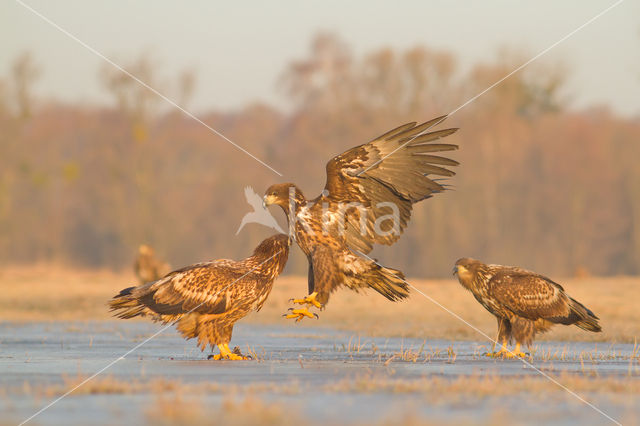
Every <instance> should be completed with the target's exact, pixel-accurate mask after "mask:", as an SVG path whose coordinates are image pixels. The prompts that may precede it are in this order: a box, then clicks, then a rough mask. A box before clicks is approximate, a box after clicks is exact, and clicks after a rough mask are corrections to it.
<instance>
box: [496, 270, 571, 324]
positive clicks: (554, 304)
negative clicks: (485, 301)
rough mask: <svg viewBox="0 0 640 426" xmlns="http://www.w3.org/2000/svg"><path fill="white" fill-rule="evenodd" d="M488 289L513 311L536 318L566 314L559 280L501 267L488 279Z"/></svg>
mask: <svg viewBox="0 0 640 426" xmlns="http://www.w3.org/2000/svg"><path fill="white" fill-rule="evenodd" d="M489 292H490V294H491V296H493V297H494V298H495V299H496V300H497V301H498V302H499V303H500V304H502V305H503V306H504V307H505V308H507V309H508V310H510V311H511V312H513V313H514V314H516V315H518V316H521V317H524V318H528V319H531V320H536V319H538V318H545V319H548V320H553V319H561V318H566V317H567V315H569V311H570V308H569V297H568V296H567V294H566V293H565V292H564V289H563V288H562V286H561V285H560V284H557V283H555V282H553V281H551V280H550V279H548V278H546V277H544V276H542V275H538V274H534V273H529V272H527V271H525V270H522V269H519V268H505V270H503V271H500V272H497V273H496V274H495V275H494V276H493V277H492V278H491V280H490V281H489Z"/></svg>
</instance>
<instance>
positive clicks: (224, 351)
mask: <svg viewBox="0 0 640 426" xmlns="http://www.w3.org/2000/svg"><path fill="white" fill-rule="evenodd" d="M218 349H220V353H219V354H216V355H209V359H213V360H215V361H220V360H223V359H224V360H229V361H244V360H247V359H250V358H249V357H246V356H244V355H242V354H239V353H236V351H231V349H229V344H228V343H224V344H221V345H218Z"/></svg>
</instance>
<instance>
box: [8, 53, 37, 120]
mask: <svg viewBox="0 0 640 426" xmlns="http://www.w3.org/2000/svg"><path fill="white" fill-rule="evenodd" d="M40 74H41V71H40V68H39V67H38V66H37V65H36V63H35V61H34V60H33V56H32V55H31V53H30V52H24V53H22V54H21V55H20V56H18V57H17V58H16V60H15V61H14V63H13V65H12V66H11V79H12V83H13V96H14V102H15V108H16V110H17V111H16V112H17V115H18V117H19V118H20V119H27V118H30V117H31V116H32V114H33V93H32V92H33V85H34V83H35V82H36V80H37V79H38V77H40Z"/></svg>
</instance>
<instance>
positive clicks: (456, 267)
mask: <svg viewBox="0 0 640 426" xmlns="http://www.w3.org/2000/svg"><path fill="white" fill-rule="evenodd" d="M452 272H453V275H457V274H458V265H454V267H453V271H452Z"/></svg>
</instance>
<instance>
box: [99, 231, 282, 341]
mask: <svg viewBox="0 0 640 426" xmlns="http://www.w3.org/2000/svg"><path fill="white" fill-rule="evenodd" d="M289 244H290V242H289V237H288V236H286V235H284V234H278V235H274V236H273V237H270V238H267V239H266V240H264V241H263V242H261V243H260V245H258V247H257V248H256V249H255V251H254V253H253V255H252V256H250V257H248V258H246V259H244V260H241V261H233V260H228V259H220V260H214V261H211V262H204V263H198V264H195V265H190V266H186V267H184V268H180V269H177V270H175V271H173V272H171V273H169V274H168V275H166V276H165V277H164V278H162V279H160V280H157V281H155V282H151V283H146V284H143V285H140V286H137V287H130V288H127V289H124V290H122V291H121V292H120V294H118V295H117V296H115V297H114V298H113V299H111V301H110V302H109V306H110V310H111V311H114V312H115V315H116V316H117V317H119V318H125V319H126V318H132V317H135V316H150V317H151V318H152V319H153V320H154V321H160V322H162V323H170V322H174V321H179V322H178V331H180V333H182V335H183V336H184V337H186V338H188V339H189V338H197V339H198V346H200V348H201V349H203V350H204V348H205V347H206V346H207V345H211V346H212V347H213V346H214V345H216V344H223V343H228V342H229V341H230V340H231V333H232V330H233V324H234V323H235V322H236V321H238V320H239V319H241V318H243V317H244V316H246V315H247V314H248V313H249V312H251V311H252V310H259V309H260V308H261V307H262V305H263V304H264V302H265V301H266V299H267V297H268V295H269V293H270V292H271V288H272V286H273V281H274V280H275V279H276V277H277V276H278V275H279V274H280V273H281V272H282V270H283V269H284V265H285V263H286V261H287V257H288V255H289Z"/></svg>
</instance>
